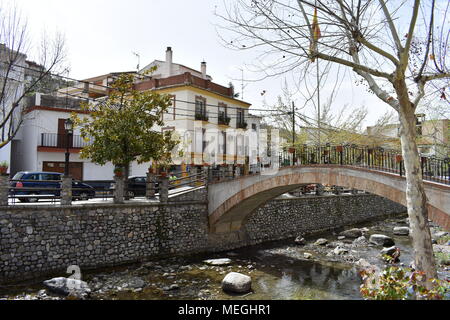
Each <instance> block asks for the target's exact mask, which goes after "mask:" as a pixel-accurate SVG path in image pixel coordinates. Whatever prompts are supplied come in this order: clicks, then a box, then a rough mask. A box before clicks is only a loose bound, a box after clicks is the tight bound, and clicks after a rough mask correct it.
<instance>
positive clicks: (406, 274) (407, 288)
mask: <svg viewBox="0 0 450 320" xmlns="http://www.w3.org/2000/svg"><path fill="white" fill-rule="evenodd" d="M361 276H362V278H363V281H364V282H363V284H362V285H361V288H360V292H361V294H362V296H363V297H364V298H365V299H370V300H410V299H422V300H423V299H425V300H442V299H445V300H448V299H450V282H449V281H442V280H437V279H430V280H429V286H430V288H429V289H428V288H426V287H425V286H424V285H423V281H424V280H425V279H424V273H423V272H418V271H413V270H411V269H408V268H400V267H393V266H391V267H388V268H386V269H385V270H384V271H382V272H381V273H380V274H376V271H375V270H363V271H362V272H361Z"/></svg>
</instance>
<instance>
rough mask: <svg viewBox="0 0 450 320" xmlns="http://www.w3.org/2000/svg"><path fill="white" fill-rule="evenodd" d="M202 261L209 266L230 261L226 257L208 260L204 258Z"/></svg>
mask: <svg viewBox="0 0 450 320" xmlns="http://www.w3.org/2000/svg"><path fill="white" fill-rule="evenodd" d="M203 262H204V263H206V264H208V265H210V266H227V265H229V264H230V263H231V259H228V258H222V259H209V260H204V261H203Z"/></svg>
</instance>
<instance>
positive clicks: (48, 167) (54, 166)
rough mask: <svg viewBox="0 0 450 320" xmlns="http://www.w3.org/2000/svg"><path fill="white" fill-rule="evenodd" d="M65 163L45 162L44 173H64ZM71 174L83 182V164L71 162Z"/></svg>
mask: <svg viewBox="0 0 450 320" xmlns="http://www.w3.org/2000/svg"><path fill="white" fill-rule="evenodd" d="M64 166H65V163H64V162H57V161H44V163H43V164H42V171H48V172H59V173H64ZM69 174H70V175H71V176H72V178H73V179H75V180H83V162H69Z"/></svg>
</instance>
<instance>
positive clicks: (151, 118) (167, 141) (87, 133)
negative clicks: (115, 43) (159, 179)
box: [72, 73, 177, 168]
mask: <svg viewBox="0 0 450 320" xmlns="http://www.w3.org/2000/svg"><path fill="white" fill-rule="evenodd" d="M135 79H136V75H135V74H130V73H124V74H121V75H119V76H118V78H117V79H116V80H115V81H114V82H113V83H112V84H111V89H110V93H109V96H108V97H107V98H105V99H104V100H102V101H96V102H93V103H89V104H85V105H84V106H83V109H85V110H87V111H89V116H88V117H83V118H80V117H79V116H78V115H76V114H73V115H72V118H73V119H74V122H75V124H76V125H77V126H79V127H80V132H81V136H82V137H83V139H85V141H87V142H89V145H88V146H86V147H84V148H83V149H82V150H81V157H82V158H89V159H91V161H92V162H94V163H97V164H100V165H104V164H106V163H107V162H112V163H113V164H114V165H115V166H116V167H125V168H126V167H127V166H128V165H129V164H130V163H131V162H133V161H137V162H138V163H145V162H149V161H151V160H152V161H156V162H168V161H170V158H171V151H172V149H173V148H174V147H175V146H176V144H177V141H175V139H173V137H172V132H171V131H165V132H162V131H161V127H162V126H163V125H164V122H163V114H164V112H166V111H167V109H168V108H169V107H170V106H171V98H170V96H169V95H163V94H159V93H157V92H154V91H137V90H135V89H134V84H135Z"/></svg>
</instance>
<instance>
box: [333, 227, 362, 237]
mask: <svg viewBox="0 0 450 320" xmlns="http://www.w3.org/2000/svg"><path fill="white" fill-rule="evenodd" d="M339 235H340V236H344V237H347V238H358V237H361V236H362V231H361V229H358V228H353V229H349V230H345V231H342V232H341V233H339Z"/></svg>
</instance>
